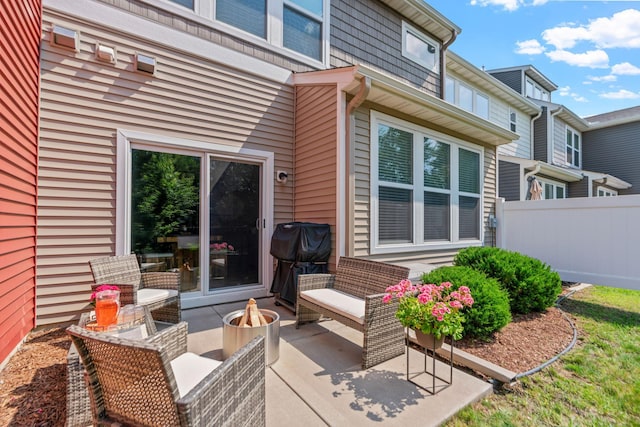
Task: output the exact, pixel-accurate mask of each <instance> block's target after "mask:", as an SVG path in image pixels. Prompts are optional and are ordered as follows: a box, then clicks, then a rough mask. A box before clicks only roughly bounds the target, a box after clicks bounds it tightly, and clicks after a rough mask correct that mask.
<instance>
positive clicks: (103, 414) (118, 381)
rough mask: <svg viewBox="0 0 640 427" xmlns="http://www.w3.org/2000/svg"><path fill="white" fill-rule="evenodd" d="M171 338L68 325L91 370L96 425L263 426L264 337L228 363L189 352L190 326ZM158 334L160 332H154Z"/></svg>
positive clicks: (244, 348)
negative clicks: (132, 336)
mask: <svg viewBox="0 0 640 427" xmlns="http://www.w3.org/2000/svg"><path fill="white" fill-rule="evenodd" d="M174 328H175V329H176V330H180V333H179V334H178V335H180V334H181V335H182V336H183V337H184V339H182V338H179V337H177V336H176V335H175V334H171V335H172V337H173V338H174V339H173V340H172V341H170V342H163V341H162V340H161V339H160V338H159V336H160V334H161V333H162V332H164V331H161V332H159V333H158V334H156V335H155V336H154V337H158V338H157V339H149V340H146V341H137V340H130V339H125V338H118V337H114V336H110V335H106V334H100V333H95V332H91V331H88V330H86V329H83V328H81V327H79V326H76V325H72V326H70V327H69V328H67V333H68V334H69V335H70V336H71V339H72V340H73V343H74V345H75V346H76V348H77V349H78V353H79V354H80V358H81V360H82V363H83V365H84V367H85V369H86V371H87V376H88V383H89V391H90V393H89V394H90V397H91V413H92V415H93V418H94V419H93V422H94V424H95V425H112V423H121V424H124V425H136V426H178V425H180V426H192V425H197V426H205V425H206V426H234V427H235V426H264V425H265V422H266V413H265V410H266V409H265V356H264V351H265V350H264V337H262V336H259V337H256V338H254V339H253V340H252V341H251V342H249V343H248V344H246V345H245V346H244V347H242V348H240V349H239V350H238V351H236V352H235V353H234V354H233V355H232V356H231V357H229V358H228V359H227V360H225V361H224V362H219V361H216V360H213V359H208V358H206V357H201V356H198V355H196V354H193V353H188V352H187V351H186V346H187V344H186V335H187V334H186V331H187V328H186V323H184V322H182V323H180V324H178V325H175V326H173V327H171V329H174ZM151 338H153V337H151Z"/></svg>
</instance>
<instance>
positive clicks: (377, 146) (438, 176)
mask: <svg viewBox="0 0 640 427" xmlns="http://www.w3.org/2000/svg"><path fill="white" fill-rule="evenodd" d="M371 123H372V132H371V134H372V140H371V153H372V156H371V162H372V163H371V172H372V176H371V181H372V186H371V204H372V216H373V218H374V221H373V224H372V230H371V232H372V241H373V242H374V243H373V245H372V248H371V250H372V252H379V253H383V252H400V251H415V250H420V249H427V248H433V247H437V246H443V247H444V246H451V245H456V244H457V245H462V244H463V243H462V242H465V244H468V243H469V242H470V241H477V242H480V241H481V239H482V227H481V224H482V172H481V171H482V167H483V166H482V148H481V147H476V146H473V145H471V144H467V143H465V142H464V141H460V140H457V139H454V138H451V137H448V136H445V135H442V134H439V133H437V132H435V131H432V130H430V129H426V128H422V127H419V126H416V125H413V124H411V123H407V122H403V121H400V120H398V119H395V118H393V117H390V116H387V115H383V114H381V113H376V112H372V120H371Z"/></svg>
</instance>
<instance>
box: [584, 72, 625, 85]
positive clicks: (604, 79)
mask: <svg viewBox="0 0 640 427" xmlns="http://www.w3.org/2000/svg"><path fill="white" fill-rule="evenodd" d="M587 78H588V79H589V80H590V82H588V83H591V82H615V81H616V80H618V78H617V77H616V76H614V75H611V74H609V75H608V76H588V77H587ZM585 83H586V82H585Z"/></svg>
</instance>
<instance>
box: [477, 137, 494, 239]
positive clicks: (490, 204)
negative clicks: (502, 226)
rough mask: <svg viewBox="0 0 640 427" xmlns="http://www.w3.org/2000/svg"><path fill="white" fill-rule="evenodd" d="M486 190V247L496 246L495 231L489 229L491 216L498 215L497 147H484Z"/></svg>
mask: <svg viewBox="0 0 640 427" xmlns="http://www.w3.org/2000/svg"><path fill="white" fill-rule="evenodd" d="M483 161H484V182H483V185H484V188H483V193H482V198H483V199H482V200H483V203H484V210H483V214H482V223H481V224H480V227H482V229H483V230H484V244H485V246H495V245H496V244H495V241H496V239H495V237H496V236H495V229H491V228H489V227H488V225H489V215H495V214H496V197H498V191H497V189H498V158H497V154H496V147H494V146H485V147H484V160H483Z"/></svg>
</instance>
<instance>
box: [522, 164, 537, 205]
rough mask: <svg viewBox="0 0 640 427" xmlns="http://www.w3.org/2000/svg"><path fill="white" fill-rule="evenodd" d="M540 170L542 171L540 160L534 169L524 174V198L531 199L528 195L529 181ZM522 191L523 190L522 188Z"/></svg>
mask: <svg viewBox="0 0 640 427" xmlns="http://www.w3.org/2000/svg"><path fill="white" fill-rule="evenodd" d="M538 172H540V162H538V163H536V166H535V167H534V168H533V170H532V171H531V172H527V173H525V174H524V183H523V184H524V192H525V194H524V200H529V199H528V198H527V197H529V195H528V194H527V188H528V185H527V184H528V183H529V178H530V177H533V176H534V175H535V174H537V173H538ZM521 191H522V190H521Z"/></svg>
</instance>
